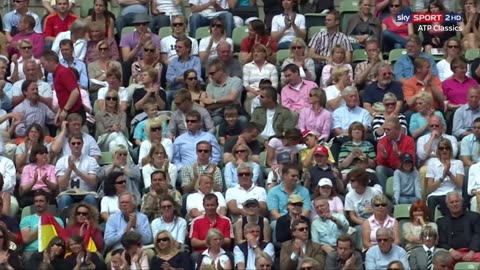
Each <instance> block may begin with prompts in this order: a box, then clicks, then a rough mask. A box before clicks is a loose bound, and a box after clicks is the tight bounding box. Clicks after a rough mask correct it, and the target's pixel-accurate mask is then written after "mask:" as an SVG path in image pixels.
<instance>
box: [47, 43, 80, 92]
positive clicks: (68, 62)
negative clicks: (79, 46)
mask: <svg viewBox="0 0 480 270" xmlns="http://www.w3.org/2000/svg"><path fill="white" fill-rule="evenodd" d="M60 51H61V58H60V65H62V66H64V67H67V68H68V67H72V68H74V69H76V70H77V71H78V74H79V75H80V79H79V82H78V84H79V85H80V86H81V87H82V89H88V75H87V66H86V65H85V63H84V62H83V61H81V60H79V59H77V58H75V57H74V55H73V52H74V47H73V42H72V41H71V40H69V39H64V40H62V41H60ZM47 81H48V83H50V84H53V74H52V73H49V74H48V76H47Z"/></svg>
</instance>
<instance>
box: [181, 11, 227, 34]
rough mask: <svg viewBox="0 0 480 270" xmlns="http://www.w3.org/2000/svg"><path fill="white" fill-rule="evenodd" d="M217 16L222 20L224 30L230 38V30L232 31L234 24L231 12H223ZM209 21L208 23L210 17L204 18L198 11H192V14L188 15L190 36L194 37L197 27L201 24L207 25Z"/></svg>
mask: <svg viewBox="0 0 480 270" xmlns="http://www.w3.org/2000/svg"><path fill="white" fill-rule="evenodd" d="M218 17H220V18H221V19H222V20H223V25H224V27H225V32H226V33H227V36H228V37H229V38H231V37H232V32H233V26H234V22H233V15H232V13H230V12H223V13H221V14H220V15H218ZM209 23H210V19H208V18H205V17H203V16H202V15H200V14H198V13H192V16H190V37H193V38H195V33H196V32H197V29H198V28H200V27H202V26H208V25H209Z"/></svg>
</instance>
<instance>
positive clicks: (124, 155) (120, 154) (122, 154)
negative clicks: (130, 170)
mask: <svg viewBox="0 0 480 270" xmlns="http://www.w3.org/2000/svg"><path fill="white" fill-rule="evenodd" d="M117 154H118V155H119V156H122V157H126V156H127V155H128V154H127V153H126V152H123V153H117Z"/></svg>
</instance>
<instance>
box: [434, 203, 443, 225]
mask: <svg viewBox="0 0 480 270" xmlns="http://www.w3.org/2000/svg"><path fill="white" fill-rule="evenodd" d="M441 217H443V215H442V212H440V209H439V208H438V206H437V207H435V221H437V219H439V218H441Z"/></svg>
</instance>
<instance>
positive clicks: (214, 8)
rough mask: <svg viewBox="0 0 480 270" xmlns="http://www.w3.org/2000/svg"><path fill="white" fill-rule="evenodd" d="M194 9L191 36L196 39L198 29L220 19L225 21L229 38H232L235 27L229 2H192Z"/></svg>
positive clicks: (214, 0)
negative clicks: (217, 18)
mask: <svg viewBox="0 0 480 270" xmlns="http://www.w3.org/2000/svg"><path fill="white" fill-rule="evenodd" d="M188 3H189V4H190V7H191V8H192V15H191V16H190V36H191V37H194V36H195V34H196V32H197V29H198V28H200V27H202V26H207V25H208V24H209V23H210V21H211V20H212V19H213V18H216V17H219V18H221V19H222V20H223V23H224V25H225V31H226V33H227V37H229V38H231V37H232V31H233V27H234V21H233V15H232V13H230V12H229V6H228V1H226V0H190V1H189V2H188Z"/></svg>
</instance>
